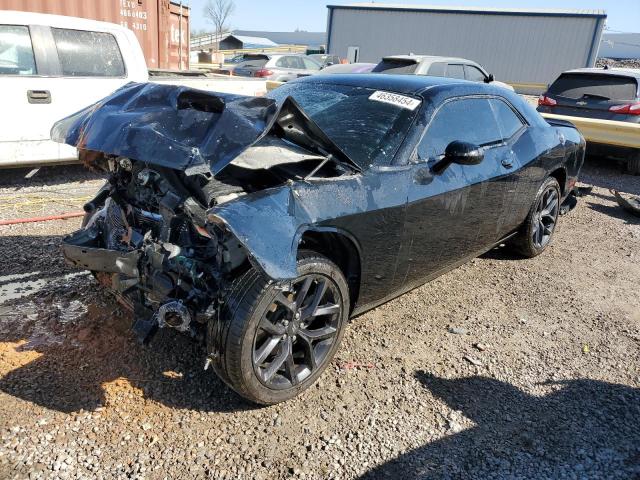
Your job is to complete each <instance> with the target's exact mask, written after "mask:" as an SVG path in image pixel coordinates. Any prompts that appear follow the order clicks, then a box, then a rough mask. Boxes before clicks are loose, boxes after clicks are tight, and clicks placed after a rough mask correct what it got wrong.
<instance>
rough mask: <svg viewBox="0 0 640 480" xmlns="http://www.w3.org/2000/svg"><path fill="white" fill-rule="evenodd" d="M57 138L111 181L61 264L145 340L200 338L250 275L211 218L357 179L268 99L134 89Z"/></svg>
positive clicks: (74, 121) (300, 119) (315, 132)
mask: <svg viewBox="0 0 640 480" xmlns="http://www.w3.org/2000/svg"><path fill="white" fill-rule="evenodd" d="M134 118H135V121H134ZM114 133H115V134H114ZM52 135H53V137H54V138H57V139H58V141H63V142H65V143H68V144H72V145H76V146H77V147H78V148H79V152H80V158H81V160H83V161H84V163H85V165H87V166H88V167H89V168H94V169H96V168H97V169H100V170H103V171H105V172H107V173H108V174H109V177H108V181H107V183H106V184H105V185H104V186H103V188H102V189H101V190H100V191H99V192H98V194H97V195H96V197H95V198H94V199H93V200H92V201H90V202H88V203H87V204H86V205H85V211H86V212H87V214H86V217H85V220H84V224H83V228H82V230H80V231H78V232H76V233H74V234H73V235H71V236H69V237H67V238H66V239H65V241H64V243H63V253H64V255H65V257H66V259H67V260H68V261H69V262H70V263H72V264H74V265H76V266H78V267H81V268H85V269H88V270H91V271H92V272H93V273H94V275H95V276H96V278H97V279H98V280H99V281H100V282H101V283H103V284H104V285H105V286H107V287H109V288H110V289H112V290H113V291H115V292H117V294H118V298H119V299H121V300H122V301H123V302H124V303H125V304H126V305H127V306H128V307H130V308H131V309H132V310H133V311H134V314H135V317H136V324H135V326H134V328H135V330H136V332H137V333H138V334H139V337H140V338H141V339H143V340H144V339H147V338H148V336H149V335H150V333H151V332H153V331H154V330H155V328H156V327H157V326H160V327H165V326H170V327H173V328H176V329H178V330H180V331H183V332H190V333H192V334H194V335H196V334H198V333H199V329H198V325H199V324H206V323H207V322H208V320H209V319H211V318H215V317H216V314H217V311H218V308H219V306H220V305H221V303H222V302H224V297H225V291H226V289H228V287H229V285H230V284H231V283H232V281H233V279H234V278H237V277H238V276H239V275H240V274H241V273H242V272H244V271H246V270H247V269H248V268H250V266H251V263H250V261H251V254H250V252H247V251H246V249H245V247H244V246H243V244H242V243H241V242H240V241H239V240H238V239H237V238H236V237H235V236H234V235H233V234H232V233H230V231H229V230H227V229H226V228H225V226H224V225H223V224H219V223H215V222H209V221H208V220H207V212H208V211H209V210H210V209H212V208H214V207H218V206H220V205H223V204H226V203H229V202H232V201H233V200H234V199H237V198H238V197H242V196H245V195H249V194H252V193H255V192H259V191H262V190H265V189H269V188H272V187H278V186H282V185H284V184H287V183H292V182H296V181H303V182H307V181H309V180H310V179H312V178H332V177H340V176H342V175H347V174H353V173H354V172H356V171H357V170H358V167H357V165H355V164H354V163H353V162H352V161H351V160H350V159H349V158H348V157H347V156H346V155H345V154H344V153H343V152H342V151H341V150H340V148H338V147H337V146H336V145H335V144H334V143H333V142H332V141H331V140H330V139H329V138H327V137H326V135H325V134H324V133H323V132H322V130H321V129H319V128H318V126H317V125H315V123H314V122H313V121H312V120H310V119H309V118H308V116H307V115H306V114H305V113H304V112H303V111H302V110H301V109H300V108H299V106H298V105H297V104H296V103H295V101H293V99H290V98H288V99H286V100H285V101H284V103H283V104H282V105H281V106H280V107H279V108H276V105H275V103H274V101H273V100H270V99H266V98H249V97H246V98H245V97H237V96H231V95H226V96H225V95H220V96H215V95H210V94H204V93H202V92H196V91H192V90H189V89H184V88H180V87H166V86H164V87H163V86H158V85H153V84H146V85H144V84H130V85H128V86H125V87H123V88H121V89H120V90H118V91H116V92H114V94H113V95H112V96H111V97H107V98H106V99H105V100H103V101H102V102H101V103H100V104H99V105H98V104H97V105H96V106H92V107H89V108H87V109H85V110H84V111H81V112H78V113H77V114H74V115H72V116H71V117H68V118H67V119H64V120H61V121H60V122H58V124H56V126H55V127H54V129H53V132H52ZM196 145H197V146H196ZM136 155H138V156H136ZM207 158H211V160H210V161H207V160H206V159H207ZM207 163H208V164H207Z"/></svg>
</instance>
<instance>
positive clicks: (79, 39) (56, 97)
mask: <svg viewBox="0 0 640 480" xmlns="http://www.w3.org/2000/svg"><path fill="white" fill-rule="evenodd" d="M3 32H4V34H3ZM0 35H1V36H2V38H3V40H0V42H2V44H3V45H5V46H6V45H11V44H14V45H15V49H16V50H19V51H20V53H19V55H18V57H16V58H17V59H18V61H19V62H22V63H23V64H24V69H23V70H20V72H19V73H18V74H17V75H8V76H7V77H6V78H4V77H2V82H3V84H4V85H5V86H6V87H7V88H8V91H9V92H11V94H10V95H7V96H6V98H7V99H8V102H9V105H7V107H8V108H7V111H11V112H13V117H12V121H11V122H8V123H9V128H7V129H4V130H3V131H2V132H0V135H1V137H0V142H1V143H0V145H2V146H1V147H0V148H1V150H0V164H4V165H25V164H34V163H43V162H58V161H67V160H75V159H76V158H77V154H76V150H75V149H74V148H72V147H70V146H68V145H62V144H59V143H56V142H53V141H52V140H51V137H50V132H51V127H52V126H53V124H54V123H55V122H56V121H58V120H60V119H61V118H64V117H66V116H68V115H71V114H72V113H75V112H77V111H78V110H81V109H83V108H85V107H87V106H89V105H91V104H93V103H95V102H96V101H98V100H100V99H101V98H103V97H105V96H107V95H108V94H110V93H111V92H113V91H114V90H116V89H117V88H119V87H120V86H122V85H123V84H124V83H126V82H127V71H126V68H125V63H124V59H123V57H122V54H121V51H120V48H119V46H118V43H117V40H116V38H115V36H114V35H112V34H111V33H107V32H93V31H87V30H73V29H66V28H65V29H63V28H54V27H51V28H50V27H48V26H41V25H30V26H24V25H23V26H6V25H3V26H0ZM0 48H1V47H0ZM10 50H11V47H9V48H4V51H5V53H6V52H7V51H10ZM32 56H33V57H34V58H35V64H36V69H35V70H29V69H28V68H27V64H28V63H29V62H30V61H31V60H29V59H30V58H32ZM24 62H26V63H24ZM20 68H23V67H20ZM27 72H29V73H30V74H25V75H21V74H20V73H27ZM0 76H1V75H0Z"/></svg>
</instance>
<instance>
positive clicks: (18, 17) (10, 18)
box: [0, 10, 128, 32]
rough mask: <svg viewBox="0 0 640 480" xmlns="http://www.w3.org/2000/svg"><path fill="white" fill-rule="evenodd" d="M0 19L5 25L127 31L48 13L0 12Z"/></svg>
mask: <svg viewBox="0 0 640 480" xmlns="http://www.w3.org/2000/svg"><path fill="white" fill-rule="evenodd" d="M0 18H2V23H3V24H5V25H7V24H8V25H45V26H51V27H55V28H70V29H74V30H95V31H125V32H126V31H128V29H127V28H125V27H123V26H121V25H118V24H117V23H110V22H100V21H98V20H89V19H86V18H77V17H68V16H65V15H51V14H49V13H33V12H18V11H14V10H0Z"/></svg>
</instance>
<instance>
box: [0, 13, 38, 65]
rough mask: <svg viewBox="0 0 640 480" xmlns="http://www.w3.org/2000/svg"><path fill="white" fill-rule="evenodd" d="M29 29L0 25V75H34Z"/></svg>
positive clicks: (20, 26)
mask: <svg viewBox="0 0 640 480" xmlns="http://www.w3.org/2000/svg"><path fill="white" fill-rule="evenodd" d="M35 74H36V62H35V60H34V58H33V47H32V45H31V35H29V28H28V27H25V26H22V25H0V75H35Z"/></svg>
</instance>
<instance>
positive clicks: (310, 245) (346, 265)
mask: <svg viewBox="0 0 640 480" xmlns="http://www.w3.org/2000/svg"><path fill="white" fill-rule="evenodd" d="M300 248H305V249H309V250H313V251H315V252H318V253H320V254H322V255H324V256H325V257H327V258H328V259H329V260H331V261H332V262H333V263H335V264H336V265H337V266H338V267H339V268H340V270H341V271H342V273H343V275H344V276H345V278H346V279H347V285H348V286H349V301H350V303H351V310H353V307H354V306H355V304H356V301H357V300H358V294H359V293H360V275H361V273H360V272H361V270H360V268H361V267H360V254H359V253H358V249H357V248H356V246H355V244H354V243H353V241H352V240H351V239H350V238H348V237H347V236H346V235H343V234H340V233H336V232H314V231H307V232H305V233H304V234H303V235H302V239H301V241H300V245H299V249H300Z"/></svg>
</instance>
